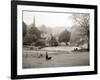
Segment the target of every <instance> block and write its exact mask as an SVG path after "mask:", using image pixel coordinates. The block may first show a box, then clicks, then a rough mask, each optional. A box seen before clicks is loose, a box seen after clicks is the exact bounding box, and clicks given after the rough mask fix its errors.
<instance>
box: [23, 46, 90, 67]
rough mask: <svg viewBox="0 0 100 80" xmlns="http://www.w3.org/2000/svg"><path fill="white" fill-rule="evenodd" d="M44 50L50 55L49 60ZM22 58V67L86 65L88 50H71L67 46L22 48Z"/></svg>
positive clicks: (87, 63)
mask: <svg viewBox="0 0 100 80" xmlns="http://www.w3.org/2000/svg"><path fill="white" fill-rule="evenodd" d="M46 52H47V53H48V56H50V57H52V58H51V59H50V60H46V56H45V55H46ZM40 55H41V56H40ZM22 60H23V61H22V62H23V63H22V64H23V68H45V67H67V66H88V65H89V52H87V51H82V52H78V51H72V49H70V48H68V47H65V48H64V47H63V48H61V47H60V48H58V47H46V48H43V49H41V50H38V51H36V50H26V49H23V57H22Z"/></svg>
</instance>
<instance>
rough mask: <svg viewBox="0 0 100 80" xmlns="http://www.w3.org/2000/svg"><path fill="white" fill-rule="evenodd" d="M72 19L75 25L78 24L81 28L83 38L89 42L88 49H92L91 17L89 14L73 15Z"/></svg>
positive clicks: (79, 29)
mask: <svg viewBox="0 0 100 80" xmlns="http://www.w3.org/2000/svg"><path fill="white" fill-rule="evenodd" d="M72 18H73V20H74V22H75V25H76V24H77V25H78V26H79V28H78V31H79V32H80V35H81V36H85V37H86V40H87V42H88V48H87V50H89V49H90V46H89V45H90V44H89V43H90V30H89V27H90V15H89V14H73V15H72Z"/></svg>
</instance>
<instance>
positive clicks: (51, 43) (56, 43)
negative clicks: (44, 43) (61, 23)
mask: <svg viewBox="0 0 100 80" xmlns="http://www.w3.org/2000/svg"><path fill="white" fill-rule="evenodd" d="M49 44H50V46H58V42H57V40H56V38H55V37H54V36H53V35H52V34H51V40H50V41H49Z"/></svg>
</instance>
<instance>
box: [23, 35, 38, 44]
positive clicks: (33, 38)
mask: <svg viewBox="0 0 100 80" xmlns="http://www.w3.org/2000/svg"><path fill="white" fill-rule="evenodd" d="M36 41H37V36H36V35H32V34H28V33H27V34H26V36H25V37H24V40H23V44H24V45H31V43H33V42H36Z"/></svg>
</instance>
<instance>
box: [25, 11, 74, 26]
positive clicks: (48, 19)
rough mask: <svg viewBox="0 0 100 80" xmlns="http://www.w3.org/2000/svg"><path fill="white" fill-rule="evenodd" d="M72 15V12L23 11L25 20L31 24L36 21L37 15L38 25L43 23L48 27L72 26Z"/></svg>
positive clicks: (36, 22)
mask: <svg viewBox="0 0 100 80" xmlns="http://www.w3.org/2000/svg"><path fill="white" fill-rule="evenodd" d="M71 15H72V14H71V13H55V12H34V11H23V21H24V22H25V23H26V24H27V25H30V24H32V23H33V22H34V17H35V24H36V26H37V27H38V26H41V25H45V26H47V27H71V26H72V25H73V21H72V19H71Z"/></svg>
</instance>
